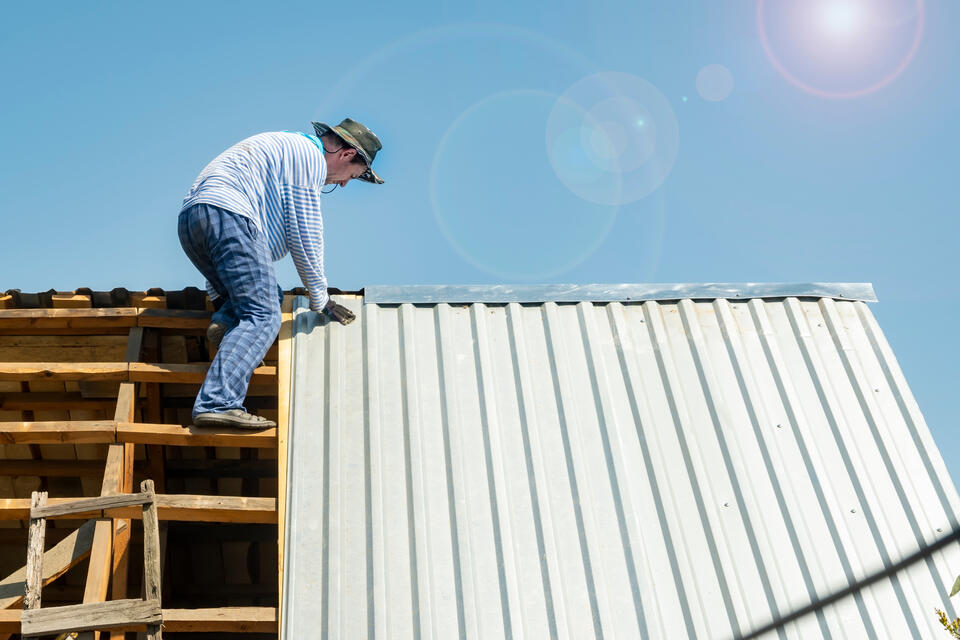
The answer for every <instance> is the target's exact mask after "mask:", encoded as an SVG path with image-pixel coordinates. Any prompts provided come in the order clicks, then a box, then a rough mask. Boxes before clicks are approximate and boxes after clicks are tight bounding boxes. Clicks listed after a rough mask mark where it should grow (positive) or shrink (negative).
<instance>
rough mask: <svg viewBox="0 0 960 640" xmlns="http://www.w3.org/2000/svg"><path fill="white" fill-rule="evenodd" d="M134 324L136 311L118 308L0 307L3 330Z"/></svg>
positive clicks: (105, 326)
mask: <svg viewBox="0 0 960 640" xmlns="http://www.w3.org/2000/svg"><path fill="white" fill-rule="evenodd" d="M135 326H137V310H136V309H134V308H132V307H121V308H117V309H0V328H3V329H8V330H9V329H100V328H112V329H116V328H119V327H135Z"/></svg>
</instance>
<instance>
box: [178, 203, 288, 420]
mask: <svg viewBox="0 0 960 640" xmlns="http://www.w3.org/2000/svg"><path fill="white" fill-rule="evenodd" d="M178 232H179V235H180V244H181V245H182V246H183V250H184V251H185V252H186V254H187V257H188V258H190V261H191V262H193V264H194V265H195V266H196V267H197V269H199V270H200V273H202V274H203V275H204V277H206V279H207V281H208V282H210V285H211V286H212V287H213V289H214V290H215V291H216V292H217V294H218V295H219V296H220V298H221V299H223V300H225V302H224V303H223V305H222V306H221V307H220V308H219V309H218V310H217V311H216V312H215V313H214V314H213V318H212V320H213V321H214V322H220V323H222V324H224V325H226V326H227V333H226V335H225V336H224V338H223V342H221V343H220V350H219V351H217V355H216V357H215V358H214V359H213V362H212V363H211V364H210V370H209V371H208V372H207V377H206V379H205V380H204V381H203V386H202V387H200V393H199V394H198V395H197V400H196V402H195V403H194V405H193V415H194V417H196V415H197V414H198V413H205V412H208V411H209V412H215V413H219V412H223V411H226V410H228V409H243V408H244V407H243V400H244V398H245V397H246V395H247V387H248V386H249V385H250V376H251V375H253V370H254V369H255V368H256V367H257V365H258V364H260V361H261V360H262V359H263V356H264V355H266V353H267V350H268V349H269V348H270V345H272V344H273V341H274V339H275V338H276V337H277V333H278V332H279V331H280V301H282V300H283V289H281V288H280V287H279V286H278V285H277V278H276V275H274V272H273V262H272V261H271V259H270V252H269V249H268V248H267V241H266V237H265V236H264V234H263V232H262V231H260V230H259V229H258V228H257V226H256V224H254V222H253V221H252V220H250V219H249V218H247V217H245V216H241V215H239V214H236V213H232V212H230V211H227V210H226V209H221V208H220V207H217V206H214V205H210V204H203V203H201V204H196V205H194V206H192V207H190V208H189V209H186V210H184V211H183V212H181V213H180V221H179V225H178ZM278 294H279V300H278Z"/></svg>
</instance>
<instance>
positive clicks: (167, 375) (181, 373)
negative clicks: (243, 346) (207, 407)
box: [128, 362, 277, 384]
mask: <svg viewBox="0 0 960 640" xmlns="http://www.w3.org/2000/svg"><path fill="white" fill-rule="evenodd" d="M207 369H209V365H206V364H169V363H147V362H132V363H130V366H129V378H128V379H129V380H130V381H131V382H165V383H176V382H184V383H190V384H201V383H202V382H203V379H204V378H206V376H207ZM276 378H277V368H276V367H257V368H256V369H254V371H253V376H252V377H251V379H250V381H251V383H253V382H259V383H264V382H270V381H274V380H276Z"/></svg>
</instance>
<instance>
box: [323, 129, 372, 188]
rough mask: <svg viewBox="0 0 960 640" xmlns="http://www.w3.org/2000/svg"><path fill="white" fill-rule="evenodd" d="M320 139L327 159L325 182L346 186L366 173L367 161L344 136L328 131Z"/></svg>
mask: <svg viewBox="0 0 960 640" xmlns="http://www.w3.org/2000/svg"><path fill="white" fill-rule="evenodd" d="M320 141H321V142H322V143H323V157H324V159H326V161H327V181H326V183H325V184H338V185H340V186H341V187H345V186H347V183H348V182H350V181H351V180H354V179H356V178H359V177H360V176H362V175H363V174H364V173H366V171H367V163H366V161H365V160H364V159H363V158H362V157H360V154H358V153H357V150H356V149H354V148H353V147H351V146H349V145H348V144H347V143H346V142H344V141H343V138H341V137H340V136H338V135H337V134H335V133H327V134H324V135H322V136H320Z"/></svg>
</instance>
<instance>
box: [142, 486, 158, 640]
mask: <svg viewBox="0 0 960 640" xmlns="http://www.w3.org/2000/svg"><path fill="white" fill-rule="evenodd" d="M140 491H141V492H143V493H146V494H148V495H150V496H151V498H153V496H154V491H153V480H144V481H143V483H142V484H141V485H140ZM143 584H144V586H145V587H146V599H147V600H148V601H150V600H154V601H156V603H157V606H158V607H159V606H160V523H159V521H158V519H157V502H156V500H155V499H151V500H150V502H147V503H144V505H143ZM162 638H163V630H162V628H161V625H159V624H155V625H148V626H147V640H162Z"/></svg>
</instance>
